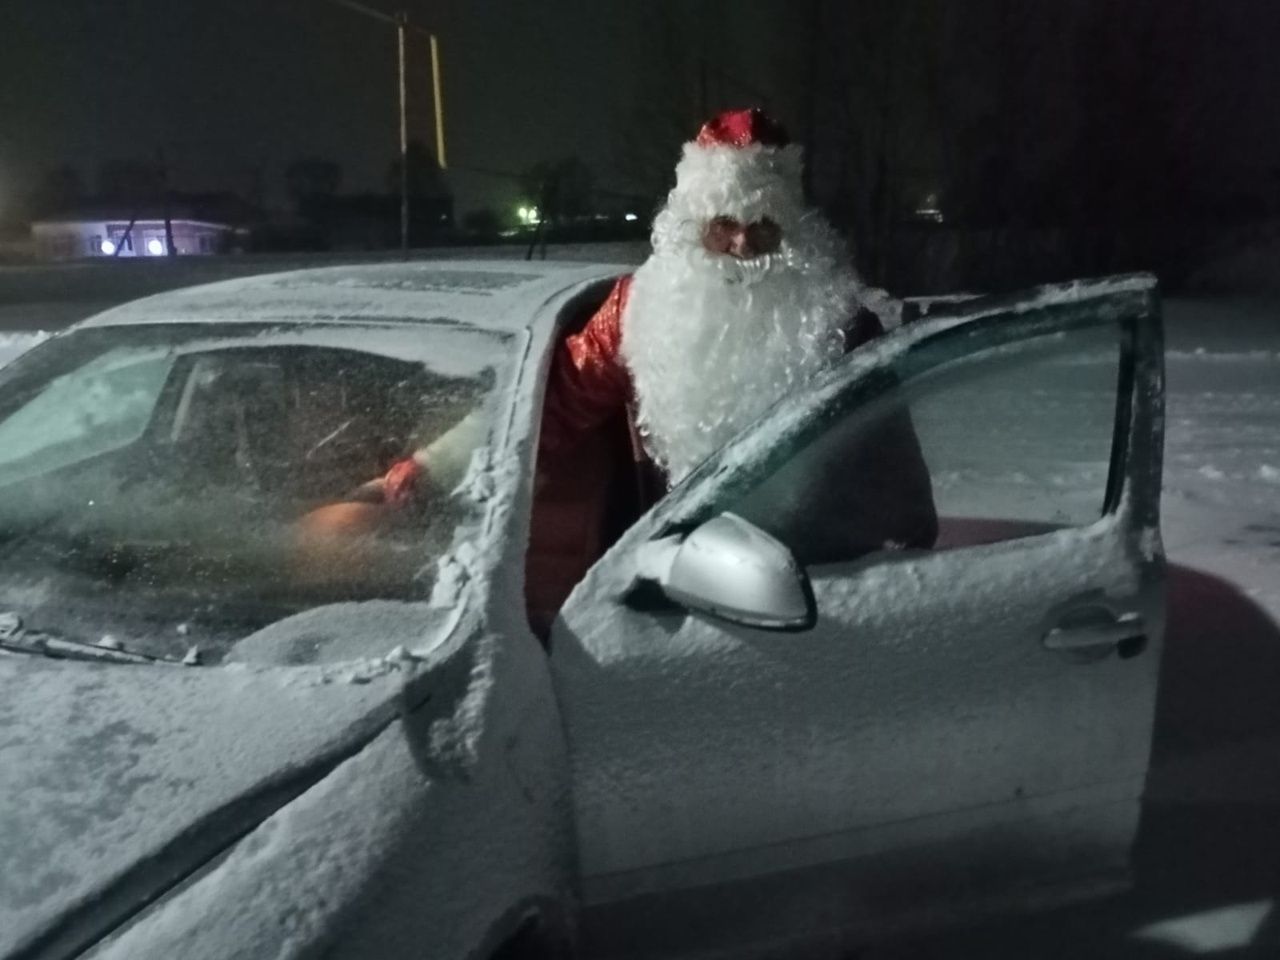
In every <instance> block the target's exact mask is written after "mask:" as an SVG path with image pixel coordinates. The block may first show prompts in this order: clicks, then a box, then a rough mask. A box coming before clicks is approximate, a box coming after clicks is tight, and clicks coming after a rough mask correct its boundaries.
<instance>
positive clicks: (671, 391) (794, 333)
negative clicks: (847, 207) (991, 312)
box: [622, 189, 862, 485]
mask: <svg viewBox="0 0 1280 960" xmlns="http://www.w3.org/2000/svg"><path fill="white" fill-rule="evenodd" d="M680 192H681V191H680V190H679V189H677V190H676V191H674V192H673V193H672V195H671V198H670V199H669V201H668V204H667V206H666V207H665V208H664V209H663V211H662V212H661V213H659V214H658V217H657V218H656V220H655V221H654V232H653V243H654V252H653V255H652V256H651V257H650V258H649V259H648V260H647V261H645V263H644V265H643V266H641V267H640V268H639V269H638V270H637V271H636V274H635V279H634V281H633V283H632V287H631V293H630V297H629V299H628V303H627V307H626V311H625V313H624V315H623V317H622V356H623V359H624V360H625V362H626V364H627V367H628V369H629V370H630V373H631V377H632V383H633V385H634V389H635V397H636V402H637V404H638V416H637V425H638V426H639V429H640V433H641V436H642V438H643V440H644V443H645V447H646V450H647V451H648V453H649V455H650V456H651V457H653V459H654V460H655V461H656V462H657V463H658V465H659V466H661V467H662V468H663V469H665V470H666V471H667V475H668V477H669V479H670V482H671V483H672V484H673V485H674V484H676V483H678V482H679V481H680V480H682V479H683V478H684V477H685V475H686V474H688V472H689V471H690V470H692V469H693V468H694V467H695V466H697V465H698V464H699V463H700V462H701V461H702V460H704V459H705V458H706V457H707V456H708V455H709V454H711V453H712V452H713V451H715V450H716V449H717V448H719V447H720V446H722V445H723V444H724V443H725V442H726V441H727V440H729V439H730V438H732V437H733V436H735V435H736V434H737V433H739V432H740V431H741V430H742V429H743V428H744V427H746V426H748V425H750V424H751V423H752V422H754V421H755V420H757V419H759V417H760V416H761V415H762V414H763V413H764V412H765V411H766V410H768V409H769V408H770V407H771V406H772V405H773V404H774V403H776V402H777V401H778V400H779V399H781V398H782V397H783V396H785V395H787V394H788V393H791V392H793V391H794V390H796V389H797V388H799V387H800V386H801V385H802V384H804V383H805V382H806V381H807V380H809V379H810V378H811V377H813V376H814V374H816V373H818V372H820V371H822V370H824V369H827V368H829V367H830V366H831V365H832V364H834V363H835V361H836V360H837V359H839V358H840V357H841V356H842V355H843V354H844V352H845V349H846V347H845V330H846V328H847V327H848V325H849V321H850V320H851V318H852V317H853V315H854V313H855V311H856V310H857V306H858V302H859V296H860V293H861V291H862V285H861V283H860V282H859V280H858V278H857V275H856V274H855V273H854V271H853V268H852V267H851V266H850V265H849V262H848V259H849V258H848V254H847V251H846V248H845V245H844V243H843V242H842V241H841V240H840V238H839V237H838V236H837V234H836V233H835V231H834V230H833V229H832V228H831V227H830V226H829V225H828V224H827V223H826V222H825V221H824V220H822V219H821V217H820V216H819V215H818V214H816V213H812V212H809V213H806V212H804V210H803V208H801V207H799V205H798V203H797V204H796V205H795V206H796V209H795V210H794V211H783V212H781V213H779V212H777V211H771V212H770V215H771V216H772V217H773V219H774V220H775V221H776V222H777V223H779V224H780V225H781V227H782V230H783V241H782V246H781V248H780V249H779V250H778V251H777V252H776V253H773V254H769V255H766V256H763V257H757V258H755V259H754V260H748V261H743V260H737V259H735V258H734V257H731V256H727V255H718V254H712V253H709V252H708V251H707V250H705V249H704V248H703V247H702V244H701V240H700V229H701V223H702V222H703V218H702V217H701V216H698V215H695V216H690V215H689V214H690V211H689V210H688V209H687V207H685V206H684V205H683V204H682V203H681V197H680V196H679V194H680ZM731 212H732V211H731ZM788 212H790V213H791V214H792V215H790V216H788V215H787V213H788ZM699 213H700V211H699Z"/></svg>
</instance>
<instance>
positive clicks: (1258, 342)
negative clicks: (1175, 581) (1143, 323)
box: [1163, 300, 1280, 624]
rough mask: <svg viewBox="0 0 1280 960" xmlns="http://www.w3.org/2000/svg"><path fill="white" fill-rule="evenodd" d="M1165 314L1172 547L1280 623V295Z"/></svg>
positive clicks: (1195, 304)
mask: <svg viewBox="0 0 1280 960" xmlns="http://www.w3.org/2000/svg"><path fill="white" fill-rule="evenodd" d="M1165 317H1166V339H1167V344H1166V364H1167V383H1168V397H1167V422H1166V443H1165V470H1164V491H1165V493H1164V517H1163V528H1164V537H1165V547H1166V549H1167V551H1168V553H1169V556H1170V558H1171V559H1172V560H1173V561H1174V562H1176V563H1180V564H1182V565H1184V566H1188V567H1192V568H1195V569H1199V570H1204V571H1206V572H1209V573H1213V574H1216V575H1217V576H1219V577H1222V578H1223V579H1224V580H1227V581H1229V582H1231V583H1233V584H1235V585H1236V586H1237V587H1239V589H1240V591H1241V592H1242V593H1243V594H1244V595H1245V596H1247V597H1249V598H1250V599H1252V600H1253V601H1254V602H1255V603H1257V604H1258V605H1259V606H1261V607H1262V608H1263V609H1265V610H1266V611H1267V612H1268V613H1269V614H1270V616H1271V618H1272V620H1273V622H1275V623H1277V624H1280V300H1276V301H1272V302H1259V301H1254V302H1249V301H1229V300H1222V301H1180V300H1174V301H1171V302H1169V303H1167V304H1166V305H1165Z"/></svg>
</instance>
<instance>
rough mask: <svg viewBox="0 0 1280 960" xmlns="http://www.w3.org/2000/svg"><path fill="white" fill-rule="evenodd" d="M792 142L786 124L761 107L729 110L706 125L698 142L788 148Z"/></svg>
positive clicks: (700, 131)
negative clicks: (785, 128)
mask: <svg viewBox="0 0 1280 960" xmlns="http://www.w3.org/2000/svg"><path fill="white" fill-rule="evenodd" d="M790 142H791V138H790V137H788V136H787V131H786V130H784V129H783V128H782V124H780V123H778V121H776V120H774V119H773V117H771V116H769V115H768V114H767V113H765V112H764V111H763V110H761V109H760V108H759V107H752V108H751V109H749V110H726V111H725V112H724V113H721V114H719V115H717V116H714V117H712V118H711V119H710V120H708V121H707V122H706V123H704V124H703V125H702V129H701V130H699V131H698V137H697V139H696V140H695V141H694V143H696V144H697V145H698V146H700V147H714V146H722V147H747V146H751V145H752V144H759V145H760V146H763V147H785V146H787V144H789V143H790Z"/></svg>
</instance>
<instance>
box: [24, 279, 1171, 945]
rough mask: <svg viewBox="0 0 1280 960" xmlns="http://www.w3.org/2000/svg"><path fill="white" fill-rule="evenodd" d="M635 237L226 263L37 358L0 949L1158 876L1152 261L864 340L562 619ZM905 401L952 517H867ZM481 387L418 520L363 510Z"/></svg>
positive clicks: (592, 919) (338, 940)
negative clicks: (545, 421)
mask: <svg viewBox="0 0 1280 960" xmlns="http://www.w3.org/2000/svg"><path fill="white" fill-rule="evenodd" d="M620 272H621V270H620V268H617V267H609V266H583V265H581V264H577V265H573V264H562V265H557V264H544V263H532V264H526V263H502V264H497V263H483V264H481V263H460V262H438V263H420V264H395V265H379V266H361V267H333V268H326V269H321V270H305V271H298V272H294V273H288V274H279V275H274V276H268V277H260V278H254V279H248V280H236V281H230V282H227V283H221V284H214V285H210V286H205V287H197V288H191V289H188V290H183V291H178V292H174V293H168V294H163V295H160V296H157V297H152V298H149V299H146V300H141V301H137V302H135V303H132V304H129V305H126V306H123V307H119V308H116V309H113V310H111V311H108V312H106V313H103V314H100V315H98V316H97V317H94V318H92V319H90V320H88V321H85V322H83V323H81V324H79V325H77V326H76V327H74V328H72V329H71V330H69V331H67V332H65V333H63V334H60V335H58V336H55V337H53V338H51V339H50V340H48V341H47V342H45V343H42V344H40V345H39V346H37V347H35V348H34V349H32V350H30V351H29V352H28V353H26V354H24V355H23V356H21V357H20V358H18V359H17V360H14V361H13V362H11V363H10V364H8V365H7V366H5V367H4V368H3V369H0V650H2V651H3V652H2V653H0V865H2V868H0V956H2V957H5V958H18V957H21V958H24V960H26V958H30V960H34V958H41V960H52V958H67V957H92V958H107V957H110V958H129V960H139V958H144V957H156V958H160V957H163V958H166V960H171V958H173V957H183V958H184V960H196V958H201V957H208V958H215V957H216V958H229V957H247V958H258V957H303V956H306V957H311V956H325V957H378V958H400V957H406V958H407V957H413V958H427V957H430V958H449V957H457V958H463V957H477V958H481V960H487V958H490V957H497V956H501V957H512V956H519V957H538V956H546V957H550V956H560V955H562V954H564V953H565V952H568V951H577V952H578V953H579V954H581V955H586V956H607V955H621V954H625V955H627V956H642V955H660V956H671V955H679V954H684V953H689V954H700V955H701V954H713V953H718V954H727V955H735V956H740V955H747V954H750V953H752V952H754V951H765V952H767V951H777V950H779V949H781V948H783V947H785V946H788V945H796V946H800V945H808V944H810V943H813V944H819V945H825V946H826V947H831V946H833V945H835V944H838V943H845V942H848V943H860V942H864V941H866V940H868V939H873V938H876V937H880V936H884V935H886V934H890V933H892V932H893V931H895V930H898V929H901V928H903V927H904V926H905V925H916V924H920V923H935V922H945V921H951V920H956V919H962V918H968V917H972V916H973V915H975V913H978V912H990V911H993V910H999V909H1004V908H1006V907H1019V908H1025V907H1028V906H1031V905H1038V904H1044V903H1048V902H1052V901H1054V900H1056V899H1057V898H1060V897H1075V896H1080V895H1083V894H1089V893H1098V892H1101V891H1104V890H1107V889H1111V888H1112V887H1113V886H1114V885H1115V884H1116V883H1120V882H1123V879H1124V875H1125V868H1126V864H1127V859H1128V851H1129V847H1130V845H1131V842H1132V840H1133V837H1134V833H1135V829H1136V825H1137V822H1138V816H1139V810H1140V800H1141V797H1142V792H1143V783H1144V777H1145V776H1146V771H1147V765H1148V753H1149V749H1150V743H1151V730H1152V719H1153V711H1154V700H1155V693H1156V677H1157V666H1158V661H1159V655H1160V648H1161V639H1162V633H1163V620H1164V612H1163V611H1164V596H1163V593H1164V566H1163V553H1162V547H1161V541H1160V533H1159V516H1158V506H1159V493H1160V476H1161V451H1162V403H1163V381H1162V363H1163V361H1162V347H1161V326H1160V316H1159V303H1158V299H1157V295H1156V290H1155V286H1154V282H1153V281H1152V280H1151V279H1150V278H1145V277H1129V278H1117V279H1112V280H1105V281H1099V282H1089V283H1085V282H1081V283H1076V284H1069V285H1064V286H1059V287H1053V288H1042V289H1039V290H1037V291H1033V292H1032V293H1030V294H1028V295H1026V296H1021V297H1004V298H980V299H976V300H972V301H967V302H964V303H958V304H937V305H934V306H933V307H932V309H929V310H927V311H926V312H925V315H924V316H923V317H921V318H920V319H918V320H915V321H913V322H911V323H908V324H905V325H901V326H899V327H898V328H897V329H894V330H892V331H891V332H890V333H889V334H888V335H886V336H884V337H882V338H880V339H879V340H877V341H874V342H873V343H871V344H868V345H866V346H864V347H862V348H859V349H858V350H856V351H854V352H853V353H851V354H850V355H849V356H848V357H846V358H845V359H844V360H843V361H842V362H841V363H840V364H839V365H838V367H837V368H835V369H834V370H832V371H830V373H829V374H827V375H825V376H823V377H821V378H819V379H818V380H817V381H815V382H814V383H813V384H812V385H811V386H809V387H808V388H807V389H805V390H804V391H803V392H802V393H799V394H797V395H794V396H791V397H789V398H787V399H785V400H783V401H782V402H781V403H780V404H778V405H777V406H776V407H775V408H774V409H773V410H772V411H771V412H770V413H769V414H767V415H766V416H765V417H764V418H763V419H761V420H760V421H759V422H758V423H756V424H755V425H754V426H753V427H751V428H750V429H748V430H746V431H745V432H744V433H743V434H742V435H740V436H739V437H738V438H737V439H736V440H734V441H733V442H731V443H730V444H728V445H727V446H725V447H724V448H723V449H721V450H720V451H719V452H717V453H716V454H715V455H713V456H712V457H711V458H710V459H709V460H708V461H707V462H705V463H704V464H703V465H702V466H701V467H699V468H698V469H696V470H695V471H694V472H693V474H692V475H690V476H689V477H688V478H687V479H686V480H685V481H684V482H682V483H681V484H680V485H679V486H677V487H676V488H675V489H673V490H672V491H670V493H668V494H667V495H666V496H665V497H664V498H663V499H662V500H661V501H660V502H659V503H658V504H657V505H656V506H655V507H653V508H652V509H651V510H649V511H647V512H646V513H644V515H643V516H641V517H639V518H638V519H636V520H635V521H634V522H633V523H631V524H630V525H629V526H628V527H627V528H626V529H625V530H621V531H619V532H618V534H617V536H616V538H614V540H613V542H612V544H611V545H609V546H608V549H607V550H606V551H605V552H604V554H603V556H601V557H600V558H599V559H598V560H597V561H596V562H595V563H594V565H593V566H592V567H591V569H590V570H589V572H588V573H587V574H586V576H585V578H583V579H582V580H581V581H580V582H579V583H578V584H577V586H576V588H575V589H574V591H573V593H572V594H571V595H570V597H569V599H568V601H567V602H566V603H565V604H564V606H563V608H562V609H561V611H560V614H559V616H558V618H557V619H556V621H555V624H554V626H553V628H552V630H551V632H550V635H549V637H546V638H539V637H537V636H536V635H535V633H534V632H533V631H532V630H531V628H530V626H529V621H528V619H527V616H526V609H525V602H524V597H523V591H524V580H525V564H526V556H525V553H526V548H527V544H528V542H529V526H530V514H531V509H532V505H533V503H534V502H535V496H534V494H535V477H534V457H535V452H536V450H535V447H536V441H537V435H538V425H539V413H540V407H541V402H542V395H543V391H544V386H545V381H546V374H547V370H548V367H549V363H550V357H551V352H552V348H553V346H554V344H555V343H556V342H557V337H558V336H559V335H560V334H561V333H562V332H563V331H564V329H566V328H568V327H572V326H573V325H575V324H580V323H582V322H584V320H585V319H586V317H587V316H589V315H590V313H591V312H592V310H593V309H594V308H595V307H596V306H597V305H598V304H599V303H600V302H602V300H603V298H604V297H605V295H606V294H607V292H608V290H609V287H610V285H611V282H612V279H613V278H614V277H615V276H616V275H617V274H618V273H620ZM904 410H905V411H906V412H908V413H909V415H910V422H911V423H912V424H913V426H914V430H915V433H916V435H917V436H918V438H919V443H920V446H921V449H922V450H923V453H924V456H925V460H926V462H927V464H928V468H929V472H930V479H931V482H932V486H933V498H934V501H935V504H936V508H937V513H938V517H939V535H938V540H937V542H936V544H935V545H934V546H933V548H932V549H929V550H920V549H902V548H901V547H900V545H898V544H895V543H893V542H884V543H873V544H868V543H866V542H864V541H865V538H862V540H859V538H857V537H856V536H855V537H853V538H852V539H850V540H848V541H847V542H845V543H844V545H843V546H842V541H841V540H840V539H839V538H838V537H833V536H832V535H831V533H832V530H834V529H843V530H847V529H848V528H849V526H850V524H849V522H848V517H849V515H852V516H856V515H857V514H856V511H857V509H858V507H857V505H858V504H859V503H860V502H864V501H865V502H867V503H875V502H877V501H876V500H875V499H874V497H872V498H871V499H869V500H868V499H865V498H864V491H862V490H861V485H863V484H864V483H865V474H866V470H864V468H867V469H871V468H870V467H868V465H873V464H874V462H875V442H876V438H877V436H878V435H879V434H880V432H881V431H882V430H883V428H884V426H885V424H887V423H890V422H899V423H900V422H901V417H902V415H903V412H904ZM464 419H469V420H470V421H471V422H472V423H473V424H478V425H479V426H478V429H476V430H475V431H474V434H475V437H476V440H475V442H474V444H473V445H472V446H471V448H470V449H469V451H468V453H469V455H468V457H467V459H466V462H465V463H463V464H461V465H460V466H459V469H458V476H457V479H456V482H454V481H451V482H450V483H449V484H442V483H440V482H439V481H438V476H437V482H436V485H435V487H434V488H433V489H431V490H430V491H429V495H428V496H427V497H426V500H425V502H424V503H423V504H422V505H421V506H420V507H419V508H418V509H411V510H407V511H402V512H399V513H397V514H396V515H395V517H394V519H393V520H391V521H388V520H387V519H386V517H385V516H382V517H381V519H379V518H378V517H373V518H371V516H370V515H369V513H368V512H367V511H364V510H362V507H367V506H368V505H367V504H366V505H361V504H352V503H347V502H346V501H347V500H348V498H349V491H351V490H352V489H354V488H357V487H358V486H359V484H360V483H361V481H363V480H367V479H368V478H369V477H373V476H377V475H378V471H380V470H383V469H385V468H386V465H387V464H388V463H389V462H391V461H393V460H394V459H395V458H396V457H402V456H404V455H405V452H406V451H407V450H411V449H417V448H421V447H422V446H423V445H429V444H430V443H431V442H432V441H433V439H434V438H437V437H439V436H440V435H442V434H443V433H444V432H446V431H448V430H449V429H450V428H451V427H452V426H453V425H455V424H457V423H458V422H460V421H462V420H464ZM871 472H872V473H874V470H873V469H871ZM438 475H443V474H442V473H439V474H438ZM833 493H838V497H837V496H833ZM836 501H838V502H840V503H843V504H846V505H848V509H849V510H850V511H853V513H852V514H849V515H845V514H841V515H836V513H834V512H832V508H831V507H830V506H824V504H827V505H829V504H831V503H832V502H836ZM348 508H350V509H348ZM837 512H838V511H837ZM871 519H875V518H871ZM819 543H820V544H821V549H816V548H815V544H819Z"/></svg>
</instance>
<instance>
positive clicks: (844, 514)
mask: <svg viewBox="0 0 1280 960" xmlns="http://www.w3.org/2000/svg"><path fill="white" fill-rule="evenodd" d="M947 349H954V346H953V345H952V346H947V345H942V344H940V345H939V350H947ZM1119 358H1120V350H1119V344H1118V340H1117V331H1116V329H1115V328H1114V327H1111V326H1108V327H1105V328H1091V329H1086V330H1080V331H1074V332H1071V333H1066V334H1055V335H1052V336H1046V337H1040V338H1035V339H1032V340H1029V341H1024V342H1021V343H1018V344H1015V345H1012V346H1010V347H1007V348H1000V349H993V350H988V351H983V352H979V353H977V354H974V355H970V356H966V357H963V358H962V359H958V360H952V361H949V362H946V361H944V362H942V363H935V362H934V361H933V360H932V359H931V358H929V357H928V356H927V351H926V356H924V357H923V358H922V357H921V356H915V357H910V356H909V357H908V358H906V359H905V360H904V362H903V371H902V380H901V381H899V382H898V383H897V385H895V386H892V387H891V388H890V389H888V390H887V391H885V392H884V393H882V394H881V395H879V396H878V397H876V398H875V399H873V400H870V401H868V402H866V403H863V404H861V405H859V406H857V407H856V408H854V409H853V410H852V411H850V412H849V413H847V414H845V415H843V416H840V417H837V418H835V419H834V420H833V421H832V422H831V424H830V425H829V426H828V427H827V428H826V429H825V430H824V431H823V432H822V433H821V434H820V435H818V436H817V437H816V438H815V439H813V440H812V441H810V442H808V443H806V444H805V445H804V446H803V447H801V448H799V449H797V450H795V451H793V452H791V453H790V454H789V455H788V456H786V458H785V459H784V462H783V463H782V465H781V466H780V467H779V468H778V469H777V470H775V471H774V472H773V473H772V474H771V475H770V476H769V477H768V478H767V479H765V480H764V481H763V482H761V483H760V484H758V485H756V486H755V487H754V488H753V489H752V490H751V491H750V492H748V493H747V494H746V495H744V496H741V497H739V498H736V499H735V500H734V501H733V502H731V503H725V504H723V505H722V509H726V510H731V511H733V512H735V513H738V514H740V515H741V516H744V517H745V518H746V519H748V520H750V521H751V522H753V523H755V524H756V525H757V526H759V527H761V528H762V529H764V530H767V531H769V532H770V533H772V534H773V535H774V536H776V537H778V538H779V539H780V540H782V541H783V542H784V543H786V544H787V545H788V546H789V547H790V548H791V549H792V550H793V551H794V552H795V554H796V556H797V558H798V559H799V560H800V561H801V562H802V563H827V562H837V561H843V560H852V559H855V558H857V557H860V556H864V555H866V554H868V553H872V552H874V551H877V550H884V549H889V550H893V549H903V548H907V549H910V548H933V549H945V548H953V547H959V546H966V545H972V544H977V543H989V542H993V541H998V540H1002V539H1009V538H1013V537H1018V536H1026V535H1029V534H1032V533H1036V532H1041V531H1044V530H1047V529H1052V528H1056V527H1062V526H1067V525H1076V524H1087V523H1089V522H1092V521H1093V520H1095V519H1097V518H1098V517H1099V516H1100V515H1101V513H1102V509H1103V502H1104V499H1105V496H1106V490H1107V481H1108V474H1109V467H1110V459H1111V444H1112V434H1113V429H1114V424H1115V415H1116V389H1117V382H1118V372H1119ZM908 366H910V367H913V368H915V369H916V370H917V371H919V372H916V373H913V374H908V373H907V372H906V369H907V367H908ZM926 368H927V369H926Z"/></svg>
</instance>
